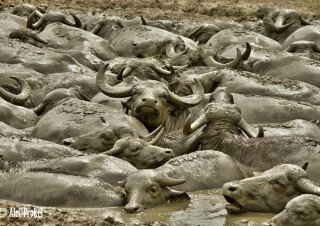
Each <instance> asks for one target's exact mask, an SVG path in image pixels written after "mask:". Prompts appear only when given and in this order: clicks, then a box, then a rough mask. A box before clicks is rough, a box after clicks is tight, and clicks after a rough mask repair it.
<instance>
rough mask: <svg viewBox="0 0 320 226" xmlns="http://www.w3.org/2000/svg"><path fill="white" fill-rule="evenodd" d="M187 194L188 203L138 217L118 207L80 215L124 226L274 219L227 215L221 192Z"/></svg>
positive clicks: (229, 224)
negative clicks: (123, 225) (148, 223)
mask: <svg viewBox="0 0 320 226" xmlns="http://www.w3.org/2000/svg"><path fill="white" fill-rule="evenodd" d="M188 194H189V195H190V197H191V200H190V202H184V203H174V204H165V205H161V206H158V207H155V208H152V209H147V210H145V211H144V212H142V213H137V214H128V213H126V212H125V211H124V210H123V208H121V207H117V208H99V209H96V208H95V209H85V210H83V212H85V213H86V214H88V215H91V216H99V217H108V216H111V217H114V218H115V219H116V220H117V221H120V222H122V223H124V224H125V225H135V224H143V223H146V222H161V223H163V224H164V225H170V226H180V225H188V226H197V225H200V226H206V225H208V226H209V225H210V226H260V224H261V223H262V222H264V221H267V220H269V219H271V218H272V217H273V216H274V214H269V213H245V214H240V215H229V214H228V213H227V212H226V210H225V208H224V206H225V204H226V201H225V200H224V198H223V197H222V195H221V189H212V190H203V191H197V192H190V193H188ZM150 225H162V224H160V223H158V224H157V223H152V224H150Z"/></svg>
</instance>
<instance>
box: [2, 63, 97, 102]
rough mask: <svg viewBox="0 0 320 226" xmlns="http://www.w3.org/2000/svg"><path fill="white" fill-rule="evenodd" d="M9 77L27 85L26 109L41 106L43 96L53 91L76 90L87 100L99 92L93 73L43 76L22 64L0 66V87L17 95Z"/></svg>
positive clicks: (17, 91) (17, 89)
mask: <svg viewBox="0 0 320 226" xmlns="http://www.w3.org/2000/svg"><path fill="white" fill-rule="evenodd" d="M11 76H16V77H19V78H22V79H24V80H25V81H26V82H27V83H28V84H29V86H30V88H31V90H30V97H29V99H28V100H27V101H26V102H25V104H24V105H23V106H25V107H27V108H35V107H36V106H38V105H39V104H41V102H42V101H43V99H44V98H45V96H46V95H47V94H48V93H49V92H51V91H54V90H55V89H61V88H65V89H69V88H77V89H78V90H79V91H81V92H82V93H83V94H85V95H86V96H87V97H88V98H92V97H93V96H94V95H96V94H97V93H98V92H99V89H98V88H97V85H96V81H95V74H94V73H93V72H88V73H73V72H62V73H53V74H48V75H45V76H44V75H43V74H40V73H38V72H36V71H34V70H32V69H31V68H29V67H27V66H24V65H22V64H0V77H1V78H0V86H1V87H3V88H5V89H7V90H8V91H10V92H12V93H15V94H18V93H19V87H17V84H16V82H15V81H14V80H13V79H11V78H10V77H11Z"/></svg>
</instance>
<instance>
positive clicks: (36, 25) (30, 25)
mask: <svg viewBox="0 0 320 226" xmlns="http://www.w3.org/2000/svg"><path fill="white" fill-rule="evenodd" d="M35 15H41V16H40V19H39V20H38V21H37V22H36V23H34V24H33V20H34V16H35ZM43 22H44V20H43V15H42V14H41V13H40V12H39V11H38V10H35V11H33V12H32V13H31V14H30V15H29V17H28V20H27V28H29V29H32V30H35V29H38V28H39V27H40V26H41V25H42V24H43Z"/></svg>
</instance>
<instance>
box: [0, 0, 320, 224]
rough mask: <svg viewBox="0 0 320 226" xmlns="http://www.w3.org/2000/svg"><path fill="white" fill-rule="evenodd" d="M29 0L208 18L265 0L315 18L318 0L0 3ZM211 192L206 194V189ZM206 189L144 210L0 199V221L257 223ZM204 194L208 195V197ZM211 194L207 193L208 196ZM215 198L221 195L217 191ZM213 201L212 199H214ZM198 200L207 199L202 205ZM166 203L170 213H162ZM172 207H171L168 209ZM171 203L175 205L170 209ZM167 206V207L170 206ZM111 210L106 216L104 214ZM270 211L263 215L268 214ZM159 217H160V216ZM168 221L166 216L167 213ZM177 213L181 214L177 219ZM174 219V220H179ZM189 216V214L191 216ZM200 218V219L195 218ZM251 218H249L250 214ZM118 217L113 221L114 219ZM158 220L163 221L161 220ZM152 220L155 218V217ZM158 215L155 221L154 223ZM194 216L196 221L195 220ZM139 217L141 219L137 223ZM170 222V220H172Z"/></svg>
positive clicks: (243, 11) (244, 16)
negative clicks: (18, 213)
mask: <svg viewBox="0 0 320 226" xmlns="http://www.w3.org/2000/svg"><path fill="white" fill-rule="evenodd" d="M23 2H24V3H31V4H34V5H37V6H42V7H44V8H47V9H57V8H58V9H66V10H70V11H89V12H91V13H97V12H98V13H105V14H107V15H116V16H126V17H127V18H132V17H136V16H138V15H143V16H144V17H145V18H148V19H169V20H193V21H208V22H209V21H210V20H211V19H212V18H220V19H223V18H232V19H234V20H236V21H242V20H253V21H254V20H256V17H255V11H256V9H257V8H258V7H259V6H261V5H263V4H265V5H270V6H273V7H275V8H292V9H297V10H298V11H300V12H301V13H302V14H303V16H304V17H305V18H306V19H308V20H312V19H318V18H320V13H318V12H320V11H319V10H320V0H281V1H279V0H60V1H59V0H54V1H53V0H31V1H19V0H0V9H2V8H7V7H13V6H15V5H16V4H18V3H23ZM210 195H211V194H210ZM210 195H208V194H206V193H204V194H200V195H199V194H195V195H194V197H196V198H197V201H196V202H194V203H189V204H187V206H184V207H183V206H173V207H168V206H166V207H164V208H162V209H161V208H160V209H159V208H158V209H157V210H156V211H153V210H148V211H146V213H142V214H138V215H135V216H132V215H130V216H129V215H125V213H124V211H123V210H122V209H121V208H115V209H112V208H111V209H110V208H109V209H100V210H95V209H89V210H85V209H67V210H66V209H57V208H40V207H33V206H30V205H20V204H17V203H14V202H8V201H0V226H1V225H128V224H129V223H132V224H134V225H173V224H174V225H225V226H228V225H259V223H258V222H259V220H257V219H258V218H259V217H261V215H255V216H254V218H252V217H253V216H249V215H245V216H240V217H239V216H235V217H230V216H227V214H226V212H225V210H224V207H223V205H224V203H223V200H218V201H217V200H215V199H219V198H217V197H214V196H212V195H211V196H210ZM208 197H210V198H208ZM212 197H213V198H212ZM220 198H221V197H220ZM215 201H216V202H215ZM203 203H207V204H206V205H203ZM21 207H23V208H27V209H29V210H30V209H33V208H40V209H41V210H42V211H43V217H42V218H35V217H20V218H15V217H9V216H8V215H6V216H1V211H3V209H4V210H5V211H8V212H9V211H10V209H11V210H12V209H19V208H21ZM168 208H169V209H170V208H171V210H170V211H171V212H173V213H174V214H172V216H171V215H170V214H168ZM172 208H173V209H172ZM174 208H177V209H174ZM170 211H169V212H170ZM110 215H111V217H110ZM271 216H272V215H263V216H262V218H263V219H268V218H270V217H271ZM163 217H164V218H163ZM172 218H173V219H174V220H173V221H170V220H169V219H171V220H172ZM180 218H181V219H180ZM179 219H180V220H179ZM192 219H193V220H192ZM199 219H201V221H199ZM253 219H254V220H253ZM118 220H119V221H122V222H124V223H123V224H122V223H118V222H117V221H118ZM162 220H163V222H162ZM155 221H158V223H155ZM159 221H160V223H159ZM197 221H198V222H197ZM143 222H144V223H143ZM173 222H175V223H173Z"/></svg>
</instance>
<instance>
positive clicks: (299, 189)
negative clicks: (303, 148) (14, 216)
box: [222, 164, 320, 214]
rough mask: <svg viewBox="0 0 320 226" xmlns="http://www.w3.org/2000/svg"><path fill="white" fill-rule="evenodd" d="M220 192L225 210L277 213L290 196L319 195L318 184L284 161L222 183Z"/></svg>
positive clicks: (299, 169) (237, 212) (233, 212)
mask: <svg viewBox="0 0 320 226" xmlns="http://www.w3.org/2000/svg"><path fill="white" fill-rule="evenodd" d="M222 194H223V196H224V197H225V199H226V200H227V201H228V202H229V204H227V205H226V209H227V211H228V213H231V214H239V213H244V212H247V211H252V212H272V213H279V212H281V211H282V210H284V209H285V206H286V205H287V203H288V202H289V201H290V200H291V199H293V198H295V197H297V196H299V195H301V194H314V195H320V187H319V186H317V185H315V184H314V183H313V182H312V181H311V180H309V179H308V175H307V173H306V171H305V170H304V169H302V168H301V167H299V166H296V165H291V164H283V165H278V166H275V167H273V168H272V169H270V170H267V171H265V172H263V173H261V174H260V175H259V176H255V177H252V178H246V179H243V180H239V181H232V182H228V183H226V184H224V185H223V187H222Z"/></svg>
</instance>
